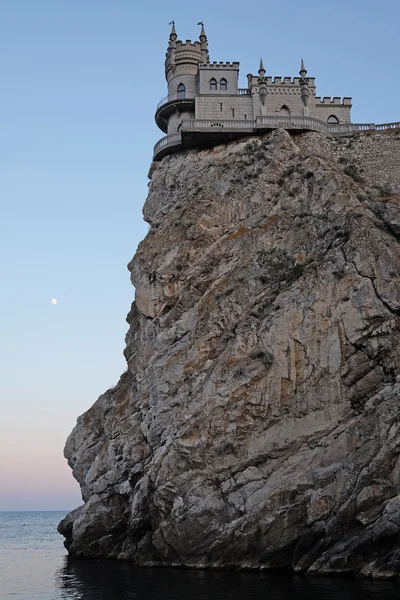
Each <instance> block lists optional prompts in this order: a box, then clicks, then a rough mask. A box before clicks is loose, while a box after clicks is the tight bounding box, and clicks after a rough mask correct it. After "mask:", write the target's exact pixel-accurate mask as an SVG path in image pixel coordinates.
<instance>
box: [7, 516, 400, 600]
mask: <svg viewBox="0 0 400 600" xmlns="http://www.w3.org/2000/svg"><path fill="white" fill-rule="evenodd" d="M64 514H65V513H62V512H36V513H32V512H19V513H18V512H9V513H0V599H1V600H228V599H229V600H239V599H240V600H247V599H251V600H325V599H326V600H328V599H329V600H399V598H400V582H375V583H374V582H371V581H366V580H360V579H340V578H337V579H325V578H306V577H299V576H292V575H290V574H279V575H278V574H276V575H266V574H263V575H260V574H258V573H252V572H234V571H193V570H188V569H187V570H180V569H158V568H157V569H155V568H152V569H145V568H141V569H140V568H137V567H135V566H134V565H133V564H132V563H129V562H123V561H107V560H94V559H92V560H89V559H72V558H69V557H68V556H66V553H65V550H64V548H63V545H62V538H61V536H60V535H59V534H58V533H57V523H58V522H59V521H60V519H61V518H62V517H63V516H64Z"/></svg>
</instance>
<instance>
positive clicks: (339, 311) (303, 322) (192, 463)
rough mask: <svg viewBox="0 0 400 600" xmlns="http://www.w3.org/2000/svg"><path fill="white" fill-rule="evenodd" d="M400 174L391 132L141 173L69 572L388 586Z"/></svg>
mask: <svg viewBox="0 0 400 600" xmlns="http://www.w3.org/2000/svg"><path fill="white" fill-rule="evenodd" d="M399 165H400V132H399V131H393V132H383V133H374V134H373V135H362V134H359V135H354V136H352V137H346V138H340V139H330V138H326V137H324V136H322V135H320V134H316V133H307V134H301V135H298V136H294V137H291V136H290V135H289V134H288V133H287V132H285V131H283V130H277V131H275V132H272V133H271V134H268V135H266V136H264V137H261V138H251V139H247V140H244V141H243V140H242V141H239V142H232V143H231V144H228V145H226V146H218V147H216V148H214V149H212V150H202V151H191V152H187V153H184V154H179V155H174V156H171V157H168V158H165V159H164V160H163V161H162V162H161V163H157V164H153V165H152V169H151V184H150V192H149V196H148V198H147V201H146V204H145V207H144V216H145V219H146V221H148V223H149V224H150V226H151V227H150V231H149V233H148V235H147V237H146V239H145V240H144V241H143V242H142V243H141V244H140V246H139V248H138V251H137V253H136V256H135V257H134V259H133V260H132V262H131V263H130V265H129V269H130V271H131V274H132V282H133V284H134V285H135V289H136V296H135V302H134V303H133V304H132V308H131V311H130V313H129V315H128V318H127V320H128V323H129V331H128V334H127V338H126V350H125V355H126V360H127V364H128V368H127V371H126V372H125V373H124V374H123V375H122V376H121V379H120V381H119V383H118V384H117V385H116V386H115V387H114V388H113V389H110V390H108V391H106V392H105V393H104V394H103V395H102V396H100V398H99V399H98V400H97V402H95V404H94V405H93V406H92V407H91V408H90V409H89V410H88V411H87V412H86V413H85V414H84V415H82V416H81V417H79V419H78V422H77V425H76V427H75V428H74V430H73V432H72V433H71V435H70V436H69V438H68V441H67V444H66V448H65V456H66V458H67V459H68V462H69V464H70V466H71V468H72V469H73V473H74V476H75V478H76V479H77V480H78V482H79V483H80V485H81V489H82V496H83V499H84V502H85V504H84V505H83V506H82V507H80V508H78V509H76V510H75V511H73V512H72V513H70V514H69V515H68V516H67V517H66V518H65V519H64V520H63V521H62V522H61V523H60V526H59V530H60V532H61V533H63V535H64V536H65V537H66V547H67V548H68V551H69V553H70V554H72V555H77V556H107V557H118V558H126V559H131V560H134V561H135V562H137V563H138V564H141V565H153V564H162V565H186V566H193V567H249V568H261V569H269V568H279V567H282V568H285V567H288V568H294V569H295V570H296V571H302V572H307V573H318V574H328V573H349V572H352V573H361V574H362V575H366V576H370V575H372V576H374V577H390V576H396V575H398V573H399V571H400V481H399V475H400V435H399V428H400V378H399V377H398V374H399V371H400V357H399V348H400V346H399V342H400V316H399V315H400V248H399V243H398V239H399V236H400V208H399V201H400V172H399V171H400V168H399Z"/></svg>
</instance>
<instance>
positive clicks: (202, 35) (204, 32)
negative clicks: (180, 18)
mask: <svg viewBox="0 0 400 600" xmlns="http://www.w3.org/2000/svg"><path fill="white" fill-rule="evenodd" d="M197 25H201V31H200V40H201V38H202V37H205V38H206V39H207V36H206V31H205V29H204V23H203V21H199V22H198V23H197Z"/></svg>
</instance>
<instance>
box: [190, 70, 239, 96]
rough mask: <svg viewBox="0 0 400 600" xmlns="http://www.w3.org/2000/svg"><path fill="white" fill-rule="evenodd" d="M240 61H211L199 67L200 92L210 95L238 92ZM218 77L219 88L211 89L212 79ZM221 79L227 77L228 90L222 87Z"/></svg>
mask: <svg viewBox="0 0 400 600" xmlns="http://www.w3.org/2000/svg"><path fill="white" fill-rule="evenodd" d="M238 77H239V63H211V64H208V65H202V66H200V68H199V93H200V94H209V95H213V96H215V95H217V96H218V95H225V96H226V95H227V94H237V93H238ZM213 78H214V79H216V81H217V84H218V88H217V90H211V89H210V80H211V79H213ZM221 79H226V81H227V84H228V85H227V90H226V91H225V90H221V89H220V81H221Z"/></svg>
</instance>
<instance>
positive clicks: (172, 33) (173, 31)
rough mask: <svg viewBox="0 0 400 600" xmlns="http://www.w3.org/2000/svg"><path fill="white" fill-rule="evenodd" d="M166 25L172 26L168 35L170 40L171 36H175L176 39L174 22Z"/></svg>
mask: <svg viewBox="0 0 400 600" xmlns="http://www.w3.org/2000/svg"><path fill="white" fill-rule="evenodd" d="M168 25H172V27H171V33H170V34H169V37H170V38H171V36H173V35H174V36H175V37H176V29H175V21H174V20H172V21H170V22H169V23H168Z"/></svg>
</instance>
